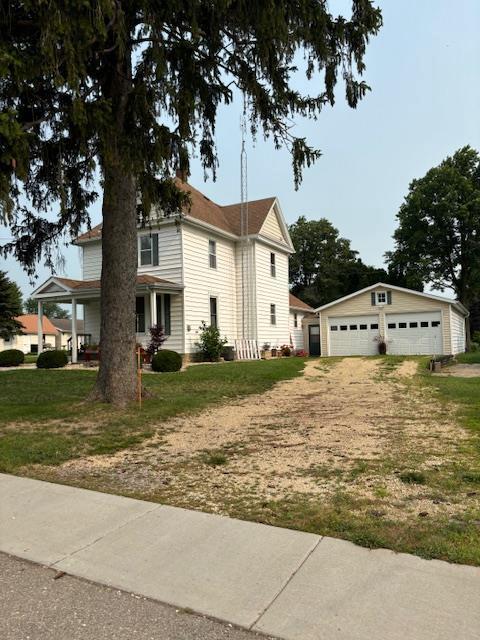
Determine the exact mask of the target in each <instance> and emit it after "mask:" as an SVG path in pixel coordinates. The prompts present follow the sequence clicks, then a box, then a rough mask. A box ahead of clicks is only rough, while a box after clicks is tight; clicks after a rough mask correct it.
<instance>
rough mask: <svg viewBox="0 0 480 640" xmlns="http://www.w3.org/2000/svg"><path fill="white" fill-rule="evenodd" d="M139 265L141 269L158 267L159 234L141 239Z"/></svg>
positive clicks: (139, 243)
mask: <svg viewBox="0 0 480 640" xmlns="http://www.w3.org/2000/svg"><path fill="white" fill-rule="evenodd" d="M138 264H139V266H140V267H150V266H158V233H152V234H150V235H148V236H147V235H145V236H140V237H139V240H138Z"/></svg>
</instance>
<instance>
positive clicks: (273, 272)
mask: <svg viewBox="0 0 480 640" xmlns="http://www.w3.org/2000/svg"><path fill="white" fill-rule="evenodd" d="M270 276H271V277H272V278H276V277H277V256H276V254H275V253H274V252H273V251H270Z"/></svg>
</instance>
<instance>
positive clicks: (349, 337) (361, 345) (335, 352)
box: [328, 315, 379, 356]
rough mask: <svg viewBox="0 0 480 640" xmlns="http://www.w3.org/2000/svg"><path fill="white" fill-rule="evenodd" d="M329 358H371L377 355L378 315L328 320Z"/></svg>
mask: <svg viewBox="0 0 480 640" xmlns="http://www.w3.org/2000/svg"><path fill="white" fill-rule="evenodd" d="M328 332H329V338H330V355H331V356H373V355H375V354H377V353H378V342H377V341H376V340H375V338H377V337H378V334H379V326H378V315H368V316H347V317H338V318H336V317H333V318H329V319H328Z"/></svg>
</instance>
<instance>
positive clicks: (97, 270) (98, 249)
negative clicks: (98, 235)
mask: <svg viewBox="0 0 480 640" xmlns="http://www.w3.org/2000/svg"><path fill="white" fill-rule="evenodd" d="M101 275H102V243H101V241H100V240H99V241H98V242H89V243H88V244H84V245H82V278H83V279H84V280H99V279H100V276H101Z"/></svg>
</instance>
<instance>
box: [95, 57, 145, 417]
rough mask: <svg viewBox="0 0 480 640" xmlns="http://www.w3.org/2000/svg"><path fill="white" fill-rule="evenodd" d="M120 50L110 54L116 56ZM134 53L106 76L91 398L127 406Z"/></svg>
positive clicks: (132, 368) (131, 373)
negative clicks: (107, 111) (107, 127)
mask: <svg viewBox="0 0 480 640" xmlns="http://www.w3.org/2000/svg"><path fill="white" fill-rule="evenodd" d="M117 53H119V52H118V51H117V50H115V51H113V52H112V56H116V55H117ZM131 73H132V68H131V57H130V52H124V54H123V55H121V54H120V57H119V59H118V60H116V64H115V66H114V71H113V72H112V73H111V75H109V76H108V78H107V79H106V83H105V86H104V93H105V95H106V96H107V97H108V98H109V100H110V104H111V109H112V129H111V136H110V137H108V139H106V140H105V139H104V140H103V145H104V148H103V150H102V153H101V156H102V169H103V181H104V182H103V207H102V215H103V227H102V276H101V294H100V295H101V298H100V314H101V324H100V370H99V372H98V376H97V381H96V385H95V389H94V392H93V396H94V397H95V398H97V399H99V400H102V401H104V402H111V403H112V404H116V405H124V404H126V403H127V402H129V401H131V400H133V399H134V398H135V391H136V365H135V289H136V284H137V211H136V209H137V206H136V205H137V192H136V178H135V174H134V172H133V168H132V167H131V163H130V158H129V151H128V145H127V144H125V139H126V136H125V135H124V132H125V127H126V126H128V124H126V123H127V120H128V118H127V111H128V100H129V95H130V92H131V88H132V84H131Z"/></svg>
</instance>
